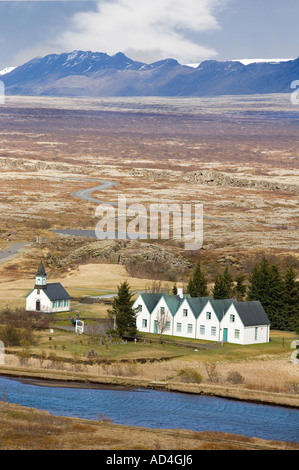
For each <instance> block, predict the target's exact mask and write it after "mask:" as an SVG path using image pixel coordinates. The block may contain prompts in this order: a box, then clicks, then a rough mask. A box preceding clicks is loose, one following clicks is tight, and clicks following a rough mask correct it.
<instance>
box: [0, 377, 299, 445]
mask: <svg viewBox="0 0 299 470" xmlns="http://www.w3.org/2000/svg"><path fill="white" fill-rule="evenodd" d="M79 387H80V386H79V385H78V388H64V387H59V386H51V387H48V386H41V385H34V384H30V383H28V382H26V381H21V380H15V379H10V378H5V377H0V398H2V397H4V396H5V399H6V400H7V401H8V402H10V403H17V404H20V405H22V406H27V407H31V408H37V409H39V410H46V411H48V412H50V413H51V414H53V415H56V416H71V417H78V418H83V419H91V420H93V419H99V417H100V416H105V417H108V418H110V419H111V420H112V421H113V422H114V423H116V424H124V425H130V426H140V427H147V428H153V429H159V428H160V429H189V430H192V431H219V432H227V433H232V434H239V435H243V436H247V437H259V438H263V439H267V440H277V441H285V442H286V441H289V442H299V410H297V409H293V408H285V407H280V406H269V405H261V404H255V403H247V402H243V401H235V400H229V399H224V398H217V397H208V396H203V395H192V394H183V393H173V392H164V391H158V390H147V389H140V388H136V389H126V390H122V389H117V388H109V387H105V388H103V389H94V388H93V389H89V388H79Z"/></svg>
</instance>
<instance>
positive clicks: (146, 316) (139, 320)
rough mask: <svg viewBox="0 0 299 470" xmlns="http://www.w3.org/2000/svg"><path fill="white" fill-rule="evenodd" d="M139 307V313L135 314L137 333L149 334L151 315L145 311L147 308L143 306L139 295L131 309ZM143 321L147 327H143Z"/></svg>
mask: <svg viewBox="0 0 299 470" xmlns="http://www.w3.org/2000/svg"><path fill="white" fill-rule="evenodd" d="M139 305H141V311H138V312H137V315H136V327H137V330H138V331H141V332H143V333H150V332H151V315H150V313H149V311H148V309H147V306H146V305H145V303H144V301H143V299H142V297H141V295H139V296H138V297H137V299H136V300H135V302H134V304H133V308H134V309H135V308H138V306H139ZM143 320H146V321H147V326H146V327H144V326H143Z"/></svg>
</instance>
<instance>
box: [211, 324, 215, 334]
mask: <svg viewBox="0 0 299 470" xmlns="http://www.w3.org/2000/svg"><path fill="white" fill-rule="evenodd" d="M211 335H212V336H216V326H212V327H211Z"/></svg>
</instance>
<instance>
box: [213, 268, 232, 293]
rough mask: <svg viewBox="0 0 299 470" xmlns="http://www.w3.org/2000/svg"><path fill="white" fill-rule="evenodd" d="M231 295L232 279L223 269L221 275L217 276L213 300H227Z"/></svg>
mask: <svg viewBox="0 0 299 470" xmlns="http://www.w3.org/2000/svg"><path fill="white" fill-rule="evenodd" d="M232 295H233V278H232V276H231V275H230V273H229V272H228V267H226V268H225V270H224V272H223V274H222V275H221V274H218V275H217V276H216V279H215V284H214V288H213V297H214V299H229V298H231V297H232Z"/></svg>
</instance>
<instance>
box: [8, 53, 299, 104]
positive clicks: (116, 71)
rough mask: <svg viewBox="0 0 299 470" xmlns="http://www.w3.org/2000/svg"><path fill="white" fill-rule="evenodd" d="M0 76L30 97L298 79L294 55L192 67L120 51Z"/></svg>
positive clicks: (51, 61)
mask: <svg viewBox="0 0 299 470" xmlns="http://www.w3.org/2000/svg"><path fill="white" fill-rule="evenodd" d="M245 61H247V62H248V61H249V62H250V63H246V64H245V63H244V62H245ZM242 62H243V63H242ZM4 70H6V69H4ZM1 80H2V81H3V82H4V84H5V90H6V94H8V95H29V96H43V95H44V96H88V97H113V96H124V97H125V96H176V97H179V96H182V97H183V96H184V97H188V96H190V97H192V96H194V97H196V96H217V95H248V94H265V93H289V92H291V88H290V87H291V83H292V82H293V81H294V80H299V58H297V59H290V60H288V59H242V60H241V61H236V60H231V61H226V62H219V61H216V60H206V61H203V62H201V63H200V64H199V65H198V66H196V64H193V65H192V64H189V65H181V64H179V62H178V61H177V60H175V59H171V58H170V59H165V60H160V61H158V62H154V63H152V64H146V63H143V62H137V61H134V60H132V59H130V58H128V57H126V56H125V55H124V54H123V53H121V52H119V53H117V54H115V55H113V56H110V55H108V54H106V53H103V52H91V51H73V52H70V53H67V52H65V53H62V54H50V55H47V56H45V57H36V58H34V59H32V60H30V61H29V62H26V63H25V64H23V65H21V66H19V67H16V68H11V70H9V73H8V72H6V73H4V74H3V75H2V76H1Z"/></svg>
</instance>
